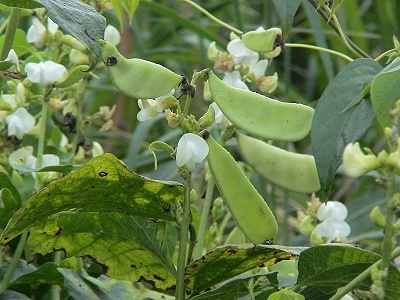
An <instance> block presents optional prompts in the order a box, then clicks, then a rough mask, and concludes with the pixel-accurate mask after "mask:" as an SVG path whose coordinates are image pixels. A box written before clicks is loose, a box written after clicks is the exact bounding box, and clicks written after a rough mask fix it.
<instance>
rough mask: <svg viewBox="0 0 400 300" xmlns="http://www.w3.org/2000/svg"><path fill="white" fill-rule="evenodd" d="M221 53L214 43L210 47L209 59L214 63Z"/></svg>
mask: <svg viewBox="0 0 400 300" xmlns="http://www.w3.org/2000/svg"><path fill="white" fill-rule="evenodd" d="M220 52H221V51H219V50H218V49H217V45H216V43H215V42H212V43H211V44H210V45H209V46H208V51H207V57H208V59H209V60H211V61H214V60H215V59H216V57H217V55H218V54H219V53H220Z"/></svg>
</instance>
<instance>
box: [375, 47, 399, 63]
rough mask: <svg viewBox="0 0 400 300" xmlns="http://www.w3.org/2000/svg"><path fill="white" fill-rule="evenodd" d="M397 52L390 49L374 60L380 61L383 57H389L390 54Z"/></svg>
mask: <svg viewBox="0 0 400 300" xmlns="http://www.w3.org/2000/svg"><path fill="white" fill-rule="evenodd" d="M396 51H397V50H396V49H394V48H393V49H390V50H388V51H385V52H383V53H382V54H380V55H379V56H378V57H377V58H375V59H374V60H375V61H380V60H381V59H382V58H384V57H385V56H387V55H389V54H390V53H395V52H396Z"/></svg>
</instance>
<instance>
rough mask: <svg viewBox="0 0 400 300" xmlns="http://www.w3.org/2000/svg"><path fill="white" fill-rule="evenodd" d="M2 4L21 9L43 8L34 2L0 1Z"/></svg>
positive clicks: (28, 0)
mask: <svg viewBox="0 0 400 300" xmlns="http://www.w3.org/2000/svg"><path fill="white" fill-rule="evenodd" d="M0 3H1V4H4V5H5V6H9V7H19V8H29V9H33V8H38V7H42V6H41V5H40V4H38V3H36V1H33V0H0Z"/></svg>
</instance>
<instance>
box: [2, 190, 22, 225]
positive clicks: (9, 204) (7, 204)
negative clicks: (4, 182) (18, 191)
mask: <svg viewBox="0 0 400 300" xmlns="http://www.w3.org/2000/svg"><path fill="white" fill-rule="evenodd" d="M20 206H21V203H20V202H19V201H18V200H17V199H15V198H14V195H13V194H12V193H11V191H10V190H9V189H7V188H2V189H1V190H0V229H4V228H5V227H6V225H7V223H8V220H10V219H11V217H12V216H13V214H14V213H15V212H16V211H17V210H18V208H20Z"/></svg>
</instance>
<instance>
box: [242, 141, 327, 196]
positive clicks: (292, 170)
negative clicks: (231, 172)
mask: <svg viewBox="0 0 400 300" xmlns="http://www.w3.org/2000/svg"><path fill="white" fill-rule="evenodd" d="M236 139H237V141H238V145H239V149H240V152H241V153H242V155H243V158H244V160H245V161H246V162H247V163H248V164H249V165H251V166H252V167H253V168H254V169H255V170H256V171H257V172H258V173H260V174H261V175H262V176H263V177H264V178H265V179H267V180H268V181H270V182H272V183H274V184H276V185H277V186H280V187H283V188H285V189H287V190H289V191H293V192H298V193H313V192H316V191H318V190H319V189H320V188H321V186H320V183H319V179H318V172H317V167H316V165H315V160H314V156H312V155H307V154H300V153H293V152H289V151H286V150H284V149H281V148H278V147H275V146H272V145H270V144H267V143H265V142H263V141H260V140H258V139H255V138H252V137H249V136H246V135H244V134H240V133H236Z"/></svg>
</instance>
